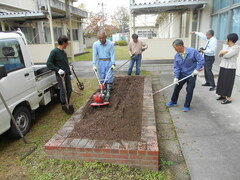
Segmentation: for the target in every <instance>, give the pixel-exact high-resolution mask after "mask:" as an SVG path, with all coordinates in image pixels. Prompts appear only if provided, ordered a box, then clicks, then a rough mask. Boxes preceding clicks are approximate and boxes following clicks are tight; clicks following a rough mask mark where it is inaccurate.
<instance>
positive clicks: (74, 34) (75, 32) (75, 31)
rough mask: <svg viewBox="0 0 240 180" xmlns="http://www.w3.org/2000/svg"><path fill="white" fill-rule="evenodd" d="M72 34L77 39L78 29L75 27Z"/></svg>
mask: <svg viewBox="0 0 240 180" xmlns="http://www.w3.org/2000/svg"><path fill="white" fill-rule="evenodd" d="M72 34H73V40H74V41H77V40H78V29H73V30H72Z"/></svg>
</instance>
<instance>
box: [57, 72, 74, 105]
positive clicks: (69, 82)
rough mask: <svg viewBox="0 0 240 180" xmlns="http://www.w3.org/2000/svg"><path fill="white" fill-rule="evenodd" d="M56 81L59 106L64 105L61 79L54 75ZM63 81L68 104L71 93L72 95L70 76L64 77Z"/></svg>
mask: <svg viewBox="0 0 240 180" xmlns="http://www.w3.org/2000/svg"><path fill="white" fill-rule="evenodd" d="M56 79H57V82H58V87H59V89H60V101H61V104H66V100H65V93H64V89H63V82H62V78H61V77H60V76H59V75H56ZM64 81H65V86H66V90H67V99H68V103H69V100H70V97H71V93H72V83H71V79H70V76H69V75H66V76H65V78H64Z"/></svg>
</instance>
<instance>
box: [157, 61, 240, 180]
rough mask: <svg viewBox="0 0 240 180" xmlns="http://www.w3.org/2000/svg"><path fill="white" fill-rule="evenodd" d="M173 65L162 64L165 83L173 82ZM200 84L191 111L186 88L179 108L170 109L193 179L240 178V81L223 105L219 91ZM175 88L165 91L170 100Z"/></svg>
mask: <svg viewBox="0 0 240 180" xmlns="http://www.w3.org/2000/svg"><path fill="white" fill-rule="evenodd" d="M169 68H170V69H171V68H172V66H169V65H166V66H160V67H159V71H160V81H161V82H162V84H163V86H166V85H168V84H169V82H172V79H173V77H172V72H170V71H169ZM202 83H204V77H203V76H201V77H200V78H199V77H198V78H197V84H196V88H195V92H194V96H193V101H192V104H191V109H190V111H189V112H187V113H185V112H182V108H183V103H184V100H185V95H186V90H185V88H183V89H182V91H181V93H180V97H179V101H178V106H177V107H172V108H169V110H170V114H171V116H172V120H173V122H174V125H175V128H176V131H177V136H178V138H179V142H180V145H181V148H182V152H183V154H184V157H185V161H186V163H187V166H188V168H189V172H190V175H191V178H192V179H193V180H226V179H228V180H238V179H240V163H239V162H240V153H239V152H240V118H239V117H240V110H239V107H240V101H239V98H240V93H239V90H238V87H239V83H238V81H237V80H236V86H235V88H234V91H233V95H232V97H233V102H232V103H231V104H227V105H222V104H220V102H219V101H217V100H216V98H217V95H216V94H215V92H210V91H209V87H203V86H201V84H202ZM172 92H173V87H172V88H169V89H167V90H166V91H165V92H164V95H165V96H166V99H167V101H168V100H170V98H171V95H172Z"/></svg>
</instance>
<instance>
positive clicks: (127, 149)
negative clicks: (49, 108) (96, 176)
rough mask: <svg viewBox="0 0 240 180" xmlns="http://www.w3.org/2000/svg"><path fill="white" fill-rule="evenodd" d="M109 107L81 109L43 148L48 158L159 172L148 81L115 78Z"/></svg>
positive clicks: (144, 79) (86, 107)
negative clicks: (122, 165) (119, 165)
mask: <svg viewBox="0 0 240 180" xmlns="http://www.w3.org/2000/svg"><path fill="white" fill-rule="evenodd" d="M113 87H114V89H113V92H112V93H111V98H110V105H109V106H108V107H100V108H93V107H90V105H89V104H90V103H91V99H90V100H89V101H88V102H87V103H86V104H85V105H84V106H83V107H81V108H80V109H79V110H78V111H77V112H76V113H75V114H74V115H73V116H72V117H71V118H70V119H69V120H68V121H67V122H66V124H65V125H64V126H63V127H62V128H61V129H60V130H59V131H58V132H57V133H56V134H55V135H54V136H53V137H52V139H50V140H49V142H48V143H47V144H46V145H45V151H46V154H47V156H48V157H51V158H58V159H76V160H82V161H100V162H109V163H114V164H125V165H129V166H135V167H142V168H147V169H153V170H158V145H157V135H156V123H155V114H154V107H153V97H152V84H151V80H150V78H144V77H139V76H138V77H137V76H132V77H131V76H128V77H116V78H115V80H114V86H113Z"/></svg>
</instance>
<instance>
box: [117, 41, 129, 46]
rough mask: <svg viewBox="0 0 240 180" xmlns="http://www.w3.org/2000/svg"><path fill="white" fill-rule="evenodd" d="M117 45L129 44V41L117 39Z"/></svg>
mask: <svg viewBox="0 0 240 180" xmlns="http://www.w3.org/2000/svg"><path fill="white" fill-rule="evenodd" d="M115 45H116V46H127V45H128V43H127V41H125V40H121V41H116V42H115Z"/></svg>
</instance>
